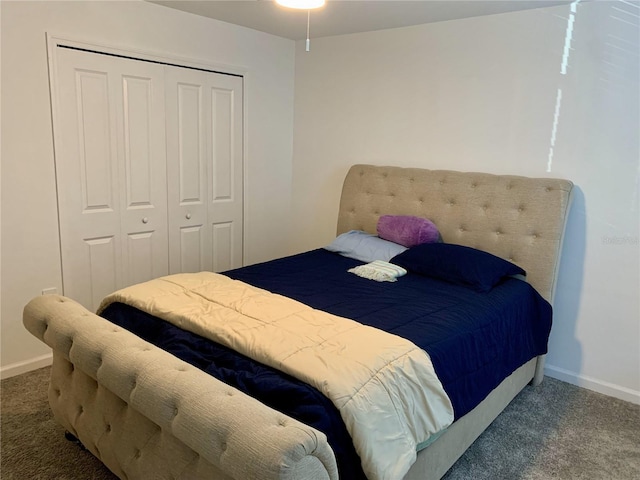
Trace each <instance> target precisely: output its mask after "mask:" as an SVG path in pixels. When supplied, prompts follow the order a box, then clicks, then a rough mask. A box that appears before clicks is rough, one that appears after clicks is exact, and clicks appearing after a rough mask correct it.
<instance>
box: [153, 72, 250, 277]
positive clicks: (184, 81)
mask: <svg viewBox="0 0 640 480" xmlns="http://www.w3.org/2000/svg"><path fill="white" fill-rule="evenodd" d="M165 78H166V85H165V91H166V97H167V103H166V108H167V111H166V114H167V157H168V159H169V162H168V164H167V175H168V178H169V184H168V194H169V250H170V255H169V270H170V272H171V273H178V272H197V271H201V270H211V271H222V270H228V269H230V268H235V267H239V266H241V264H242V249H241V247H242V212H243V203H242V198H243V192H242V168H241V166H242V135H241V134H240V133H241V132H242V78H240V77H235V76H230V75H221V74H213V73H211V72H202V71H198V70H187V69H184V68H178V67H166V77H165Z"/></svg>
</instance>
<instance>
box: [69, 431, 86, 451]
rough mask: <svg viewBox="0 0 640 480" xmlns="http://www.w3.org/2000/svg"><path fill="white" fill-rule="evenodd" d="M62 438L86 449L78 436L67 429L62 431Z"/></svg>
mask: <svg viewBox="0 0 640 480" xmlns="http://www.w3.org/2000/svg"><path fill="white" fill-rule="evenodd" d="M64 438H65V439H67V440H68V441H70V442H73V443H75V444H77V445H78V446H79V447H80V448H81V449H82V450H86V448H85V446H84V445H83V444H82V442H81V441H80V440H79V439H78V437H76V436H75V435H74V434H73V433H71V432H70V431H69V430H65V431H64Z"/></svg>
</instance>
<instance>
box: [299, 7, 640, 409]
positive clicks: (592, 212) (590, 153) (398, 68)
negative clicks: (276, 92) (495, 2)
mask: <svg viewBox="0 0 640 480" xmlns="http://www.w3.org/2000/svg"><path fill="white" fill-rule="evenodd" d="M621 10H627V11H629V12H630V13H628V14H625V13H624V11H621ZM638 35H639V28H638V11H637V9H635V8H634V7H633V6H629V5H628V4H623V3H622V2H592V3H587V4H578V5H577V7H576V8H575V12H573V18H572V12H571V7H570V6H563V7H554V8H544V9H538V10H529V11H524V12H518V13H510V14H504V15H494V16H488V17H481V18H471V19H465V20H458V21H451V22H442V23H437V24H430V25H422V26H416V27H409V28H402V29H394V30H385V31H378V32H368V33H363V34H356V35H345V36H340V37H327V38H317V39H312V40H311V51H310V52H309V53H306V52H304V44H303V43H302V42H298V43H297V45H296V48H297V50H296V72H295V78H296V87H295V127H294V162H293V167H294V171H293V185H294V189H293V221H292V224H293V225H295V227H296V228H295V232H296V234H295V235H294V236H293V237H292V242H291V245H292V250H294V251H302V250H306V249H309V248H313V247H317V246H322V245H324V244H326V243H328V242H329V241H330V240H331V239H332V238H333V236H334V235H335V233H334V232H335V224H336V218H337V207H338V198H339V195H340V188H341V181H342V179H343V177H344V175H345V173H346V171H347V169H348V167H349V166H350V165H351V164H353V163H357V162H365V163H374V164H381V165H384V164H386V165H399V166H420V167H426V168H432V169H437V168H447V169H456V170H467V171H487V172H493V173H507V174H520V175H529V176H543V177H544V176H553V177H562V178H568V179H571V180H573V181H574V182H575V184H576V186H577V194H576V198H575V203H574V208H573V211H572V213H571V216H570V220H569V225H568V232H567V236H566V246H565V248H564V257H563V261H562V265H561V273H560V278H559V287H558V293H557V300H556V304H555V317H554V327H553V331H552V335H551V340H550V345H549V350H550V351H549V355H548V357H547V365H548V367H547V373H548V374H549V375H551V376H554V377H557V378H561V379H564V380H567V381H570V382H573V383H576V384H579V385H583V386H586V387H589V388H592V389H595V390H598V391H600V392H603V393H607V394H611V395H615V396H618V397H620V398H624V399H627V400H631V401H634V402H636V403H640V306H639V303H638V292H639V291H640V282H639V280H640V279H639V270H640V259H639V253H638V251H639V249H638V235H639V231H638V229H639V228H638V219H639V208H638V192H639V185H638V180H639V170H638V167H639V165H638V163H639V158H640V151H639V135H638V133H639V132H640V122H639V112H640V108H639V106H640V103H639V93H638V85H639V73H638V71H639V66H638V59H639V43H638V38H639V37H638ZM563 65H564V67H563ZM563 71H564V72H565V73H563ZM559 90H561V94H560V96H559V94H558V92H559ZM558 99H559V100H558ZM554 125H555V126H554ZM551 147H553V155H552V156H551V155H550V149H551ZM548 170H549V171H548ZM310 212H312V214H310Z"/></svg>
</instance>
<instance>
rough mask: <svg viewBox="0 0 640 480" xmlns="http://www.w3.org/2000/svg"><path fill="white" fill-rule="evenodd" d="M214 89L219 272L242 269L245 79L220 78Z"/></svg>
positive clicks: (212, 212) (213, 202)
mask: <svg viewBox="0 0 640 480" xmlns="http://www.w3.org/2000/svg"><path fill="white" fill-rule="evenodd" d="M220 77H221V78H216V79H215V85H212V87H211V121H212V125H213V128H212V155H211V160H210V161H211V176H210V185H211V189H210V197H209V201H210V207H209V209H208V213H209V224H210V225H212V228H213V231H214V236H213V242H214V245H213V247H214V266H213V269H214V270H215V271H222V270H227V269H230V268H237V267H240V266H242V235H243V228H242V225H243V176H242V158H243V151H242V147H243V145H242V138H243V136H242V128H243V115H242V113H243V112H242V109H243V96H242V91H243V85H242V78H239V77H233V76H220Z"/></svg>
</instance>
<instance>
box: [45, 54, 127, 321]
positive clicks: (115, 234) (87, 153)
mask: <svg viewBox="0 0 640 480" xmlns="http://www.w3.org/2000/svg"><path fill="white" fill-rule="evenodd" d="M57 53H58V56H57V60H58V62H57V65H56V66H57V74H58V75H57V78H56V86H57V95H56V97H55V101H56V106H57V110H56V122H55V128H56V132H55V133H56V179H57V183H58V184H57V190H58V206H59V219H60V240H61V255H62V265H63V269H62V271H63V284H64V294H65V295H68V296H71V297H72V298H74V299H75V300H77V301H79V302H80V303H82V304H83V305H85V306H87V307H89V308H92V309H95V308H96V307H97V305H96V301H99V298H101V296H104V295H106V294H108V293H109V292H110V291H112V290H113V288H114V287H115V288H117V287H118V286H119V285H120V284H121V282H122V270H121V268H120V266H119V262H120V257H121V250H122V249H121V245H120V242H119V239H120V218H119V208H120V201H119V200H120V194H119V188H118V174H119V171H118V138H117V122H116V117H115V115H114V111H115V109H116V106H117V104H118V101H119V99H118V89H117V86H116V85H115V84H114V81H113V80H114V77H115V75H116V69H115V67H114V65H113V62H102V61H100V59H97V58H95V57H94V56H93V55H91V54H88V53H83V52H77V51H73V50H63V49H60V51H59V52H57Z"/></svg>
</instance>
